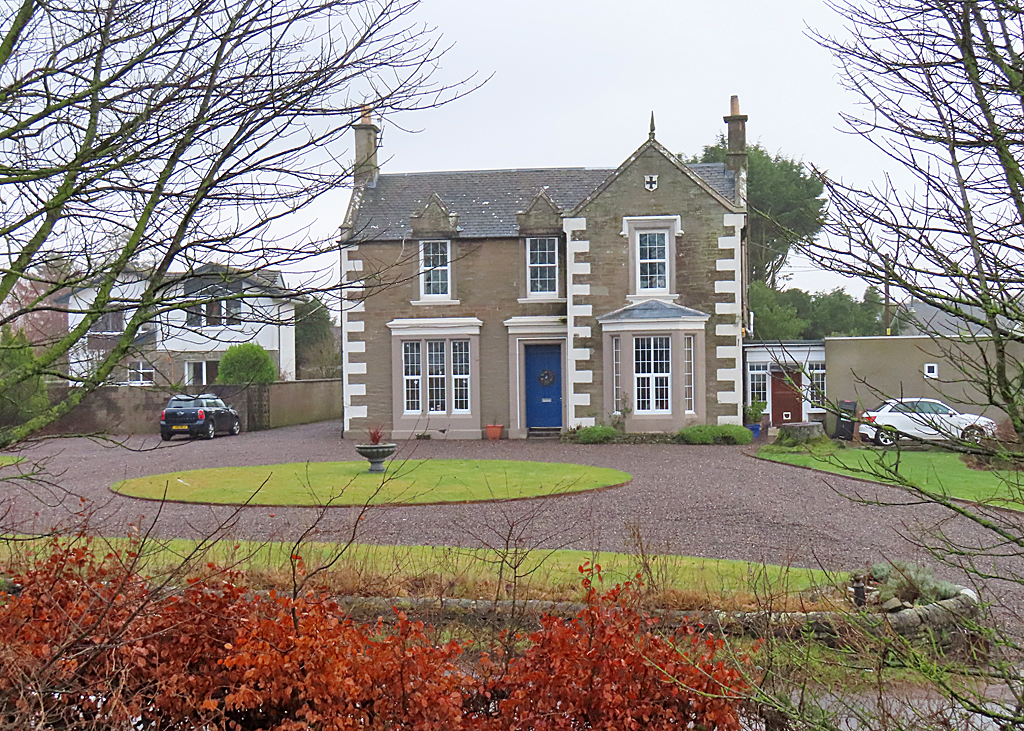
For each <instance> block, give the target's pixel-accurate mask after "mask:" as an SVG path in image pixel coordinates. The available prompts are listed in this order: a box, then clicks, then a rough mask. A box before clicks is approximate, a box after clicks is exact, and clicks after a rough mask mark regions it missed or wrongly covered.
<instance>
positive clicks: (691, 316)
mask: <svg viewBox="0 0 1024 731" xmlns="http://www.w3.org/2000/svg"><path fill="white" fill-rule="evenodd" d="M710 317H711V315H708V314H706V313H704V312H701V311H700V310H694V309H692V308H690V307H683V306H682V305H677V304H675V303H673V302H664V301H662V300H645V301H643V302H635V303H633V304H631V305H626V306H625V307H620V308H619V309H617V310H612V311H611V312H609V313H607V314H604V315H599V316H598V317H597V321H598V322H600V323H605V322H627V321H630V322H632V321H637V320H707V319H709V318H710Z"/></svg>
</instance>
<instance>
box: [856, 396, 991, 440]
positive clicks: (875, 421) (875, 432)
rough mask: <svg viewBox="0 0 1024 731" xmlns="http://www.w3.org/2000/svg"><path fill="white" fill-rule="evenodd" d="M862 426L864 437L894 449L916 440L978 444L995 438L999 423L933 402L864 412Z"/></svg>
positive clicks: (905, 402) (896, 402)
mask: <svg viewBox="0 0 1024 731" xmlns="http://www.w3.org/2000/svg"><path fill="white" fill-rule="evenodd" d="M861 418H862V419H863V420H864V422H866V423H862V424H861V425H860V433H861V436H862V437H866V438H867V439H871V440H873V441H874V442H875V444H877V445H879V446H880V447H891V446H892V445H893V444H895V443H896V440H897V439H899V438H900V437H911V438H913V439H928V440H936V439H953V440H956V439H960V440H963V441H965V442H977V441H978V440H980V439H981V438H982V437H995V435H996V423H995V422H994V421H992V419H989V418H988V417H986V416H977V415H976V414H961V413H960V412H959V411H957V410H956V409H954V408H951V407H949V406H947V405H946V404H944V403H942V402H941V401H937V400H935V399H930V398H905V399H890V400H889V401H886V402H885V403H883V404H882V405H881V406H879V407H878V408H875V409H872V410H871V411H865V412H864V413H863V414H862V415H861Z"/></svg>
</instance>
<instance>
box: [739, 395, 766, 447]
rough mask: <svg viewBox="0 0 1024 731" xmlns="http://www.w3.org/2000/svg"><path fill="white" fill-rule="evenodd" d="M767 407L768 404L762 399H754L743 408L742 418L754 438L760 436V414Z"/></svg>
mask: <svg viewBox="0 0 1024 731" xmlns="http://www.w3.org/2000/svg"><path fill="white" fill-rule="evenodd" d="M766 408H768V404H766V403H765V402H764V401H754V402H753V403H752V404H750V406H747V407H746V408H744V409H743V420H744V421H745V422H746V423H747V428H748V429H750V431H751V433H752V434H753V435H754V439H757V438H758V437H760V436H761V414H763V413H764V410H765V409H766Z"/></svg>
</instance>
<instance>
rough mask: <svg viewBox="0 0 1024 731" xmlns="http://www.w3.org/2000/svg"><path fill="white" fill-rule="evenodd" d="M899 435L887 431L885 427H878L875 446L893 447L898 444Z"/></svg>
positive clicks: (889, 430) (890, 430)
mask: <svg viewBox="0 0 1024 731" xmlns="http://www.w3.org/2000/svg"><path fill="white" fill-rule="evenodd" d="M896 439H897V434H896V432H895V431H893V430H892V429H886V428H885V427H884V426H880V427H878V429H877V430H876V431H875V444H877V445H878V446H879V447H891V446H892V445H894V444H895V443H896Z"/></svg>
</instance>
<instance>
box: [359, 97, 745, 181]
mask: <svg viewBox="0 0 1024 731" xmlns="http://www.w3.org/2000/svg"><path fill="white" fill-rule="evenodd" d="M352 129H354V130H355V132H356V161H355V166H354V167H353V172H352V185H353V187H356V188H372V187H374V186H375V185H376V184H377V176H378V175H379V174H380V168H379V167H378V166H377V145H378V135H379V134H380V128H379V127H377V125H375V124H374V123H373V119H372V118H371V117H370V108H369V107H367V106H364V107H363V108H362V114H361V116H360V117H359V124H355V125H352ZM730 129H731V128H730Z"/></svg>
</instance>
